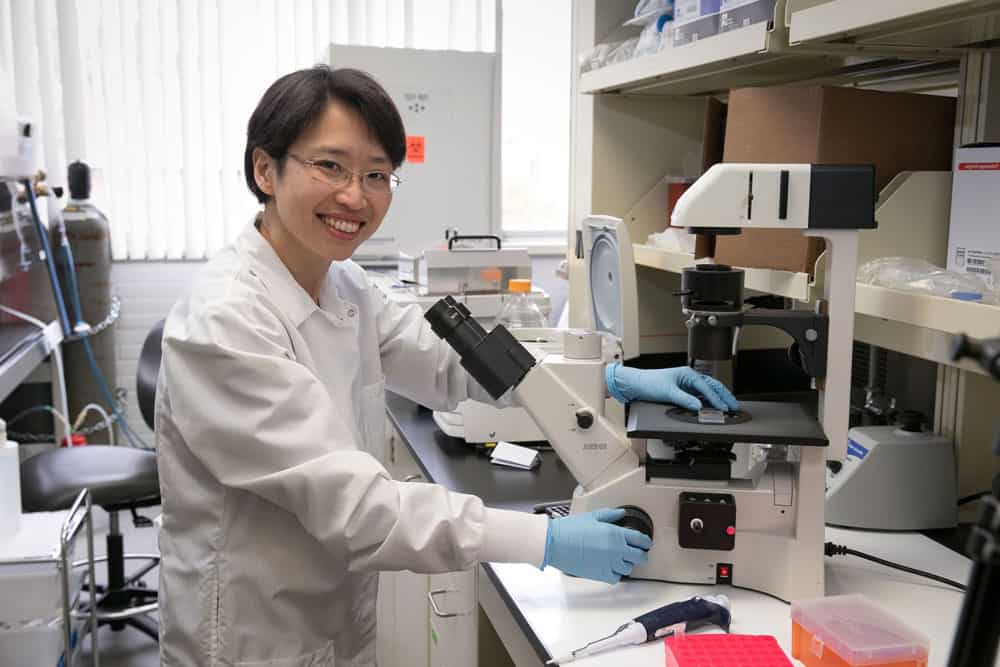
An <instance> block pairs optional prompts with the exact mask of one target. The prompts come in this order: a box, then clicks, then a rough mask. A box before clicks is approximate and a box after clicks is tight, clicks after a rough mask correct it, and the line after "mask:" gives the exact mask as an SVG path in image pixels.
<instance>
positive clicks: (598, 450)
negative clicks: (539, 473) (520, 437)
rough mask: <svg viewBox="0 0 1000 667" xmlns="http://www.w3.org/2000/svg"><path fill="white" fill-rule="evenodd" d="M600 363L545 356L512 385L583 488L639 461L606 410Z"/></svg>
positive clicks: (598, 483) (619, 473)
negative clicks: (606, 413)
mask: <svg viewBox="0 0 1000 667" xmlns="http://www.w3.org/2000/svg"><path fill="white" fill-rule="evenodd" d="M604 366H605V363H604V361H603V360H602V359H600V358H597V359H567V358H566V357H564V356H563V355H558V354H555V355H548V356H547V357H545V359H543V360H542V363H540V364H538V365H536V366H534V367H533V368H532V369H531V370H530V371H528V373H527V374H526V375H525V376H524V378H523V379H522V380H521V382H520V383H519V384H518V385H517V386H516V387H514V389H513V396H514V400H515V401H516V402H517V404H518V405H520V406H521V407H523V408H524V409H525V410H527V412H528V414H530V415H531V416H532V418H533V419H534V420H535V422H536V423H537V424H538V427H539V428H540V429H541V431H542V433H544V434H545V437H546V438H547V439H548V441H549V443H550V444H551V445H552V448H553V449H554V450H555V451H556V453H557V454H559V458H560V459H562V461H563V463H565V464H566V467H567V468H569V470H570V472H571V473H573V477H574V478H576V481H577V482H578V483H579V484H580V486H581V487H583V490H584V491H589V490H591V489H593V488H596V487H598V486H601V485H602V484H605V483H607V482H610V481H612V480H614V479H616V478H618V477H620V476H622V475H624V474H627V473H629V472H631V471H633V470H635V468H636V467H637V466H638V465H639V458H638V457H637V456H636V454H635V452H634V451H633V450H632V447H631V445H630V444H629V440H628V438H627V437H626V435H625V430H624V428H623V427H622V426H620V425H617V424H614V423H613V422H612V421H611V420H609V419H608V418H607V417H606V416H605V415H604V398H605V384H604Z"/></svg>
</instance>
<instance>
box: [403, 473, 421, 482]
mask: <svg viewBox="0 0 1000 667" xmlns="http://www.w3.org/2000/svg"><path fill="white" fill-rule="evenodd" d="M423 478H424V476H423V475H421V474H416V475H407V476H406V477H404V478H403V481H404V482H413V481H415V480H418V479H423Z"/></svg>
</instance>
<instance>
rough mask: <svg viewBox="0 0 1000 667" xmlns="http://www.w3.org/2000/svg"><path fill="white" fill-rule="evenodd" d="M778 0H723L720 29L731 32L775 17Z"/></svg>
mask: <svg viewBox="0 0 1000 667" xmlns="http://www.w3.org/2000/svg"><path fill="white" fill-rule="evenodd" d="M776 4H777V0H722V11H721V13H720V14H719V31H720V32H729V31H730V30H736V29H737V28H744V27H746V26H748V25H753V24H755V23H763V22H764V21H771V20H773V19H774V6H775V5H776Z"/></svg>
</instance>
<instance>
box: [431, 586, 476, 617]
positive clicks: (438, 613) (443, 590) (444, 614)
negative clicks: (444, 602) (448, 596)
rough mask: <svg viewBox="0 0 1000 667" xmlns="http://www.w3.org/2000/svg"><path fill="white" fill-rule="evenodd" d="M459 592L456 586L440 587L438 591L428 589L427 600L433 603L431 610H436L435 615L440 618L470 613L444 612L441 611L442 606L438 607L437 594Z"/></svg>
mask: <svg viewBox="0 0 1000 667" xmlns="http://www.w3.org/2000/svg"><path fill="white" fill-rule="evenodd" d="M457 592H458V591H457V589H454V588H439V589H438V590H436V591H427V600H428V602H430V603H431V611H433V612H434V615H435V616H437V617H438V618H455V617H456V616H465V615H466V613H468V612H465V613H461V614H459V613H450V612H443V611H441V609H440V608H438V606H437V602H436V601H435V600H434V596H435V595H444V594H445V593H457Z"/></svg>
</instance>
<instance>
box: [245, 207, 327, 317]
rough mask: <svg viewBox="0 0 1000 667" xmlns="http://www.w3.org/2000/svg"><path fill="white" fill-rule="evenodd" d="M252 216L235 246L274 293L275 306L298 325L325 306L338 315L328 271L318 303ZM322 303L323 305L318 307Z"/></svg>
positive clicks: (252, 269)
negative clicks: (289, 268) (298, 280)
mask: <svg viewBox="0 0 1000 667" xmlns="http://www.w3.org/2000/svg"><path fill="white" fill-rule="evenodd" d="M256 222H257V218H256V217H255V218H254V219H253V220H252V221H251V222H250V224H249V225H248V226H247V228H246V229H244V230H243V233H241V234H240V236H239V238H238V239H237V241H236V247H237V249H238V251H239V252H240V254H241V255H244V256H245V257H247V258H248V259H249V260H250V271H251V274H253V273H254V272H256V273H257V276H258V277H259V278H260V279H261V281H262V282H263V283H264V286H265V287H266V288H267V289H268V291H269V292H271V294H272V295H273V296H274V300H275V302H276V303H277V304H278V307H279V308H281V310H282V311H284V313H285V315H286V316H287V317H288V318H289V319H290V320H291V321H292V323H293V324H294V325H295V326H296V327H299V326H301V324H302V323H303V322H305V321H306V320H307V319H309V317H310V316H311V315H312V314H313V313H315V312H316V311H318V310H325V311H327V312H330V313H332V314H334V315H336V316H340V315H341V310H343V303H342V302H341V300H340V296H339V294H338V293H337V289H336V287H335V286H334V285H333V284H331V283H332V280H331V276H330V274H329V273H327V275H326V277H325V278H324V281H323V285H322V287H321V288H320V304H321V305H317V304H316V302H315V301H313V300H312V297H311V296H309V293H308V292H306V291H305V290H304V289H303V288H302V286H301V285H299V283H298V282H296V280H295V276H293V275H292V272H291V271H289V270H288V267H287V266H285V264H284V262H282V261H281V258H280V257H278V253H276V252H275V251H274V248H273V247H271V244H270V243H268V242H267V239H265V238H264V237H263V236H262V235H261V233H260V231H258V229H257V225H256ZM321 306H322V307H321Z"/></svg>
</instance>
